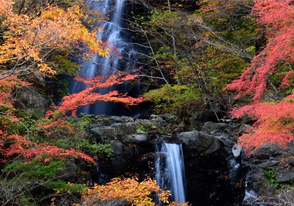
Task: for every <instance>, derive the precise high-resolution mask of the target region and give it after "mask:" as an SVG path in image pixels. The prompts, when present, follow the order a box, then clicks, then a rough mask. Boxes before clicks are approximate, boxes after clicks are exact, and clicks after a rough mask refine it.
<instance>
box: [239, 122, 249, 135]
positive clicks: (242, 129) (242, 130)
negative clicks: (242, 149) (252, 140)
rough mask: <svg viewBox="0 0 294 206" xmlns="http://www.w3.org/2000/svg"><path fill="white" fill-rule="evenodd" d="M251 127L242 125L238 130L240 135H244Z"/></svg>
mask: <svg viewBox="0 0 294 206" xmlns="http://www.w3.org/2000/svg"><path fill="white" fill-rule="evenodd" d="M250 127H251V125H249V124H242V125H241V126H240V127H239V129H238V134H239V135H242V134H243V133H244V132H245V131H246V130H248V129H249V128H250Z"/></svg>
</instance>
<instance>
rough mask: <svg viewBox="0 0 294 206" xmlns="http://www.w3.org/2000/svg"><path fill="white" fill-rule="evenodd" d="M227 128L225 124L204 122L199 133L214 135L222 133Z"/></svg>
mask: <svg viewBox="0 0 294 206" xmlns="http://www.w3.org/2000/svg"><path fill="white" fill-rule="evenodd" d="M227 127H228V124H226V123H217V122H206V123H204V125H203V127H202V129H201V131H203V132H208V133H210V134H215V133H217V132H224V130H225V129H226V128H227Z"/></svg>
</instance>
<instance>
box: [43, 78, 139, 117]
mask: <svg viewBox="0 0 294 206" xmlns="http://www.w3.org/2000/svg"><path fill="white" fill-rule="evenodd" d="M136 77H137V75H126V74H115V75H111V76H109V77H108V78H107V79H105V78H106V77H103V76H97V77H94V78H88V79H84V78H81V77H76V80H78V81H80V82H83V83H84V84H86V85H87V86H88V87H87V88H86V89H84V90H83V91H81V92H79V93H76V94H71V95H69V96H66V97H64V98H63V99H62V103H61V104H60V106H58V107H56V108H57V109H58V110H59V111H60V112H62V113H63V114H66V113H67V112H71V113H72V115H75V114H76V112H77V109H78V108H79V107H83V106H86V105H89V104H93V103H95V102H97V101H104V102H119V103H123V104H125V105H131V106H133V105H137V104H139V103H141V102H143V101H144V98H143V97H138V98H133V97H128V96H126V95H125V94H120V93H119V92H118V91H110V92H108V93H106V94H99V93H97V92H95V90H97V89H102V88H109V87H112V86H113V85H119V84H123V83H124V82H125V81H128V80H134V79H135V78H136ZM51 115H52V112H49V113H47V117H49V116H51Z"/></svg>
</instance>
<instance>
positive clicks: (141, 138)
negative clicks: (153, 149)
mask: <svg viewBox="0 0 294 206" xmlns="http://www.w3.org/2000/svg"><path fill="white" fill-rule="evenodd" d="M148 137H149V135H148V133H147V132H142V133H138V134H132V135H128V136H127V137H126V138H125V139H124V142H128V143H135V144H141V143H147V142H148V140H149V138H148Z"/></svg>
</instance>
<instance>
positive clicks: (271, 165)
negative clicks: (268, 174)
mask: <svg viewBox="0 0 294 206" xmlns="http://www.w3.org/2000/svg"><path fill="white" fill-rule="evenodd" d="M277 164H279V162H278V161H276V160H272V161H267V162H264V163H262V164H260V167H261V168H263V169H266V168H270V167H273V166H276V165H277Z"/></svg>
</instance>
